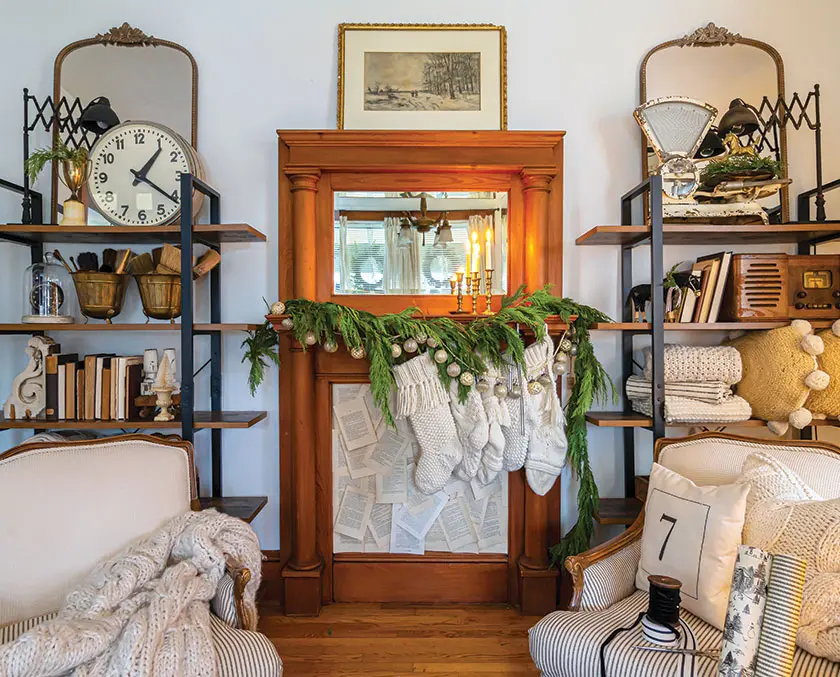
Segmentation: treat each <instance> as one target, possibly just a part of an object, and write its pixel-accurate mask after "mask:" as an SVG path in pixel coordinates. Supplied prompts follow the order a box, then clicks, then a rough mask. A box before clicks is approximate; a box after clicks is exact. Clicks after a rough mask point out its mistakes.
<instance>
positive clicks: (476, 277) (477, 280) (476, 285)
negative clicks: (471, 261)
mask: <svg viewBox="0 0 840 677" xmlns="http://www.w3.org/2000/svg"><path fill="white" fill-rule="evenodd" d="M480 292H481V273H479V272H478V271H475V272H474V273H473V274H472V302H473V305H472V311H473V315H478V295H479V293H480Z"/></svg>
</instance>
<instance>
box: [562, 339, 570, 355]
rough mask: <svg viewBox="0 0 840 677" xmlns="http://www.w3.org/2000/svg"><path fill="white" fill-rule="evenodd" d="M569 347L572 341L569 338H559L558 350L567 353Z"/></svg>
mask: <svg viewBox="0 0 840 677" xmlns="http://www.w3.org/2000/svg"><path fill="white" fill-rule="evenodd" d="M571 349H572V342H571V341H570V340H569V339H567V338H564V339H560V350H562V351H563V352H564V353H568V352H569V351H570V350H571Z"/></svg>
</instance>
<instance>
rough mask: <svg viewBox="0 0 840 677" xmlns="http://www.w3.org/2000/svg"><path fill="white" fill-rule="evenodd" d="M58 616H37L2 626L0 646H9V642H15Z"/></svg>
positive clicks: (0, 629) (0, 627)
mask: <svg viewBox="0 0 840 677" xmlns="http://www.w3.org/2000/svg"><path fill="white" fill-rule="evenodd" d="M56 616H58V612H55V613H51V614H44V615H43V616H35V617H34V618H27V619H25V620H22V621H16V622H15V623H9V624H8V625H2V626H0V644H7V643H8V642H13V641H14V640H16V639H17V638H18V637H20V636H21V635H22V634H23V633H24V632H28V631H29V630H31V629H32V628H34V627H35V626H36V625H40V624H41V623H43V622H44V621H48V620H50V619H51V618H55V617H56Z"/></svg>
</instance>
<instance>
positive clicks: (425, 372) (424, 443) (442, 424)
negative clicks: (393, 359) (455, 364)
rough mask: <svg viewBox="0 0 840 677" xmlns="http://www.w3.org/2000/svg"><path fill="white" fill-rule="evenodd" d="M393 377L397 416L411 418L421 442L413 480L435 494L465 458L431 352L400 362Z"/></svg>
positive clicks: (421, 488) (424, 491) (425, 490)
mask: <svg viewBox="0 0 840 677" xmlns="http://www.w3.org/2000/svg"><path fill="white" fill-rule="evenodd" d="M394 379H395V381H396V384H397V416H398V417H401V418H406V417H407V418H408V420H409V422H410V423H411V427H412V428H413V430H414V435H415V436H416V437H417V442H418V444H419V445H420V458H419V459H418V461H417V468H416V469H415V473H414V482H415V484H416V485H417V488H418V489H420V491H422V492H423V493H424V494H433V493H435V492H436V491H440V490H441V489H443V486H444V485H445V484H446V482H447V480H448V479H449V478H450V476H451V475H452V471H453V470H454V469H455V467H456V466H457V465H458V464H459V463H460V462H461V459H462V458H463V457H464V448H463V447H462V446H461V442H460V440H459V439H458V432H457V430H456V428H455V419H454V418H453V417H452V411H451V410H450V406H449V404H450V400H449V395H448V394H447V392H446V391H445V390H444V389H443V386H442V385H441V383H440V378H439V377H438V371H437V365H436V364H435V363H434V361H433V360H432V358H431V356H430V355H429V353H423V354H422V355H418V356H417V357H414V358H412V359H410V360H408V361H407V362H404V363H403V364H398V365H397V366H396V367H394Z"/></svg>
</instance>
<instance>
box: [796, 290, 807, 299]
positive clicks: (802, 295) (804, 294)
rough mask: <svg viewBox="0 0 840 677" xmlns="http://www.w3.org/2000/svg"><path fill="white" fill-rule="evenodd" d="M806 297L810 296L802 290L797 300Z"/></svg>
mask: <svg viewBox="0 0 840 677" xmlns="http://www.w3.org/2000/svg"><path fill="white" fill-rule="evenodd" d="M806 296H808V294H806V293H805V292H804V291H802V290H800V291H798V292H796V298H798V299H804V298H805V297H806Z"/></svg>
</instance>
